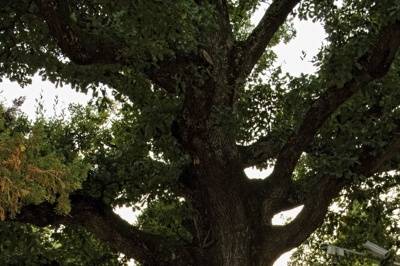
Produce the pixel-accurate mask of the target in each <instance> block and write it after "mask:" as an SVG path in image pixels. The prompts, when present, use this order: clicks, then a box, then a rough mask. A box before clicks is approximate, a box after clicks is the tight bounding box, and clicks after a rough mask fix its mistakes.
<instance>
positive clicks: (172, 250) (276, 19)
mask: <svg viewBox="0 0 400 266" xmlns="http://www.w3.org/2000/svg"><path fill="white" fill-rule="evenodd" d="M196 2H197V3H199V4H202V3H203V1H196ZM212 2H213V3H214V4H215V5H216V9H217V11H218V12H217V13H218V14H219V15H220V18H219V19H218V20H217V21H218V25H219V28H218V30H216V31H215V33H214V34H211V35H210V36H209V40H208V41H209V43H207V44H205V45H204V47H201V48H200V47H199V50H198V54H196V55H178V56H176V57H174V58H173V59H171V58H168V59H166V60H165V61H163V62H158V67H157V68H154V69H146V70H144V73H142V74H144V75H145V76H146V77H147V78H148V79H149V80H151V82H152V83H154V84H156V85H158V86H160V87H162V88H163V89H165V90H166V91H167V92H170V93H173V92H175V89H176V88H177V86H179V85H180V84H179V83H178V80H179V82H181V83H182V84H185V88H184V89H185V90H184V93H185V95H184V97H185V98H184V103H183V108H182V111H181V114H180V117H178V118H177V119H176V121H175V122H176V125H175V130H174V132H173V135H174V136H175V137H176V139H177V141H178V142H179V143H180V144H181V146H182V149H183V151H184V152H186V153H187V154H188V155H189V156H190V158H191V164H190V165H189V166H188V169H187V171H186V172H185V175H184V176H182V178H180V182H181V184H182V185H183V194H184V196H185V198H186V199H187V200H188V201H189V202H190V203H191V204H192V206H193V208H194V209H195V211H196V215H195V217H194V219H193V226H192V227H191V229H190V231H191V233H192V235H193V238H194V240H193V243H191V244H189V245H188V244H186V243H185V244H183V243H175V242H171V241H170V240H169V239H165V238H163V237H161V236H156V235H151V234H147V233H144V232H142V231H140V230H139V229H137V228H135V227H133V226H131V225H129V224H127V223H126V222H123V221H122V220H121V219H120V218H119V217H117V216H116V215H115V214H113V212H112V209H111V207H110V206H106V205H105V204H104V203H102V202H99V201H98V200H95V199H91V198H82V197H79V196H76V197H73V198H72V212H71V214H70V216H65V217H64V216H57V215H55V214H54V213H53V211H52V206H50V205H49V204H42V205H40V206H28V207H26V208H24V209H23V210H22V212H21V214H20V215H19V216H18V217H17V220H19V221H23V222H30V223H33V224H36V225H38V226H45V225H49V224H79V225H81V226H84V227H85V228H86V229H87V230H89V231H90V232H92V233H93V234H95V235H96V236H97V237H98V238H99V239H101V240H103V241H105V242H107V243H109V244H110V246H112V247H113V248H114V249H115V250H117V251H118V252H123V253H125V254H126V255H127V256H129V257H132V258H135V259H136V260H138V261H140V262H141V263H142V264H144V265H154V266H156V265H198V266H200V265H210V266H264V265H265V266H266V265H272V264H273V262H274V261H275V259H276V258H277V257H279V255H281V254H282V253H283V252H285V251H287V250H289V249H291V248H293V247H295V246H297V245H299V244H300V243H302V242H303V241H304V240H305V239H307V237H308V236H309V235H310V234H311V233H312V232H313V231H314V230H315V229H316V228H318V227H319V226H320V225H321V223H322V222H323V219H324V216H325V214H326V212H327V208H328V206H329V204H330V202H331V201H332V199H334V198H335V197H336V196H337V195H338V193H339V192H340V190H341V189H342V188H343V187H344V186H345V185H346V183H343V182H342V181H340V180H341V179H338V178H336V177H329V176H328V177H327V176H322V177H319V178H320V179H319V181H320V182H319V183H318V188H316V189H315V190H314V191H311V192H310V193H304V194H302V195H300V196H299V195H298V194H301V191H300V190H299V189H298V188H297V185H298V184H296V183H295V182H293V180H292V174H293V170H294V168H295V166H296V164H297V162H298V160H299V157H300V155H301V153H302V152H303V151H305V150H306V149H307V147H308V146H309V145H310V144H311V143H312V141H313V139H314V137H315V135H316V133H317V132H318V130H319V129H320V128H321V126H323V124H324V122H325V121H326V120H327V119H328V118H329V117H330V116H331V115H332V114H333V113H334V112H335V111H336V110H337V109H338V108H339V107H340V106H341V105H342V104H343V103H344V102H346V101H347V100H348V99H349V98H350V97H352V96H353V95H354V94H355V93H357V91H358V90H359V89H360V87H362V86H364V85H365V84H367V83H368V82H371V81H373V80H375V79H377V78H381V77H383V76H384V75H385V74H386V73H387V72H388V70H389V67H390V65H391V63H392V61H393V60H394V56H395V54H396V52H397V50H398V47H399V45H400V22H398V21H397V22H394V23H392V24H390V25H387V26H386V27H385V28H383V29H382V30H381V34H380V35H379V36H378V38H377V40H376V43H375V45H373V46H372V47H371V49H370V50H369V51H368V52H367V54H365V55H364V56H363V57H361V58H360V59H359V60H358V62H356V64H355V65H354V67H353V70H352V71H353V72H352V73H351V74H352V78H351V79H350V80H348V81H347V82H346V83H345V84H344V85H343V86H337V85H332V86H328V87H327V88H326V89H325V92H324V93H323V94H322V95H321V97H320V98H318V99H317V100H316V101H315V102H314V103H313V104H312V105H311V106H310V108H309V110H308V112H307V113H306V114H305V116H304V118H303V121H302V122H301V123H300V126H299V128H298V129H297V131H296V132H295V133H294V134H293V135H292V136H291V137H290V138H289V140H288V141H287V142H286V143H275V142H274V141H273V140H271V139H269V138H268V137H265V138H262V139H260V140H259V141H258V142H256V143H255V144H254V145H251V146H248V147H239V146H238V145H237V144H236V139H235V137H236V136H235V132H232V127H231V126H230V125H231V124H230V123H235V122H236V121H235V120H234V117H235V115H236V114H235V104H236V102H237V91H238V89H239V86H242V85H243V80H244V79H245V78H246V77H247V76H248V74H249V73H250V72H251V70H252V68H253V67H254V65H255V64H256V63H257V61H258V59H259V58H260V56H261V55H262V53H263V52H264V50H265V48H266V47H267V45H268V43H269V42H270V40H271V39H272V37H273V35H274V34H275V33H276V31H277V30H278V28H279V27H280V26H281V25H282V23H283V22H284V21H285V19H286V17H287V16H288V14H289V13H290V12H291V10H292V9H293V8H294V6H295V5H296V4H297V3H298V2H299V1H297V0H283V1H278V0H276V1H273V2H272V4H271V5H270V7H269V9H268V10H267V11H266V13H265V15H264V17H263V19H262V20H261V22H260V24H259V25H258V26H257V27H256V28H255V29H254V31H253V33H251V34H250V36H249V38H248V39H247V40H246V41H245V42H243V43H239V44H236V46H235V45H234V44H233V41H232V35H231V34H230V24H229V17H228V12H227V6H226V1H222V0H217V1H212ZM36 3H37V5H38V7H39V8H40V12H41V17H42V18H43V20H44V21H45V22H46V24H47V25H48V28H49V31H50V34H51V35H52V37H53V38H54V39H55V40H56V41H57V43H58V45H59V47H60V49H61V50H62V51H63V53H64V54H65V55H66V56H68V57H69V58H70V59H71V60H72V61H73V62H74V63H76V64H124V63H127V62H129V60H130V58H121V56H120V52H119V51H120V50H121V49H123V46H121V45H122V44H121V43H119V42H117V43H113V42H112V41H109V40H102V41H101V42H97V43H94V42H91V36H87V35H85V34H84V33H83V32H81V31H80V30H79V29H78V28H75V27H74V25H73V22H72V21H70V19H69V16H68V8H66V7H62V5H61V3H63V1H56V0H37V1H36ZM227 32H228V33H227ZM97 37H99V36H97ZM87 44H93V45H94V46H93V47H92V46H90V47H89V46H86V45H87ZM360 66H361V67H360ZM177 77H179V78H177ZM394 136H395V137H393V142H392V143H391V144H390V145H388V147H387V150H386V151H385V152H383V153H382V154H379V155H378V156H372V155H371V154H373V153H372V152H371V154H367V155H368V156H366V157H365V158H363V160H362V162H363V163H362V164H361V165H360V167H359V169H354V170H355V171H356V172H357V173H359V174H360V175H371V174H373V173H374V172H376V171H378V170H379V168H380V167H381V165H382V164H383V163H384V162H385V161H387V160H390V158H392V157H393V156H394V154H396V153H397V152H398V150H399V148H400V144H399V143H400V142H399V141H398V139H397V137H396V134H394ZM360 153H363V154H365V152H364V151H363V150H361V151H360ZM271 158H276V160H277V162H276V165H275V169H274V171H273V173H272V175H271V176H270V177H269V178H267V179H266V180H264V181H258V180H248V179H247V177H246V175H245V173H244V168H245V167H247V166H251V165H256V164H260V163H263V162H264V161H265V160H267V159H271ZM298 205H304V209H303V211H302V212H301V213H300V214H299V216H298V217H297V218H296V219H295V220H294V221H292V222H291V223H289V224H288V225H285V226H272V225H271V218H272V217H273V215H274V214H276V213H277V212H279V211H281V210H285V209H288V208H291V207H295V206H298ZM166 248H168V250H166Z"/></svg>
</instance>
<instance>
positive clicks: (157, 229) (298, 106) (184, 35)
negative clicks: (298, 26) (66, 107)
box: [0, 0, 400, 266]
mask: <svg viewBox="0 0 400 266" xmlns="http://www.w3.org/2000/svg"><path fill="white" fill-rule="evenodd" d="M263 2H265V1H257V0H235V1H234V0H208V1H206V0H176V1H156V0H154V1H152V0H146V1H144V0H132V1H128V0H118V1H110V0H82V1H77V0H64V1H62V0H19V1H15V0H3V1H2V2H1V7H0V12H1V16H0V75H1V76H2V77H4V78H8V79H10V80H15V81H17V82H19V83H20V84H21V85H26V84H28V83H29V82H30V80H31V77H32V76H33V75H34V74H35V73H38V74H39V75H40V76H41V77H42V78H43V79H47V80H50V81H51V82H54V83H55V84H56V85H59V84H69V85H70V86H72V87H73V88H74V89H77V90H79V91H83V92H87V91H89V90H92V91H93V92H94V94H95V95H96V94H99V93H102V94H103V97H98V98H97V99H98V100H97V102H96V104H95V105H94V106H95V107H87V108H75V109H74V110H73V113H74V115H72V117H71V119H63V118H57V119H56V118H54V119H53V120H51V121H47V120H46V119H44V118H43V117H41V118H40V117H39V118H38V121H36V122H33V123H30V122H29V121H27V120H26V119H25V118H24V117H21V116H20V115H18V114H16V112H15V107H12V108H11V109H5V108H3V110H2V118H1V121H2V123H0V125H1V130H2V131H1V133H0V134H1V135H0V137H1V138H0V139H1V143H0V144H1V145H0V150H1V155H0V157H1V159H2V162H1V167H0V168H1V169H0V170H1V173H2V174H1V176H0V190H1V192H0V193H1V195H0V207H1V208H0V218H1V219H2V220H6V221H5V222H3V223H2V227H3V228H8V229H7V230H6V229H4V230H3V231H4V232H9V230H11V229H10V228H12V230H13V231H12V232H16V234H21V235H24V236H25V237H26V238H25V240H22V239H17V240H14V241H13V243H14V244H15V243H18V241H19V242H20V243H30V242H32V243H36V244H35V245H34V246H35V247H36V249H35V250H42V251H41V254H39V255H40V256H39V255H38V257H37V258H36V259H37V261H38V262H37V264H39V263H45V262H44V261H46V263H48V264H51V265H54V263H61V264H67V265H69V264H72V265H74V264H73V263H75V265H82V264H85V263H87V264H88V265H97V264H100V262H98V261H97V262H96V261H95V259H99V257H102V258H103V262H102V263H104V264H105V263H108V264H107V265H109V264H111V265H112V264H113V263H114V264H115V263H118V260H117V259H116V258H117V257H116V255H115V254H118V253H122V254H124V255H125V256H126V257H127V258H133V259H134V260H136V261H137V262H139V263H140V264H141V265H225V266H235V265H238V266H239V265H240V266H244V265H271V264H273V262H274V261H275V260H276V258H278V257H279V256H280V255H281V254H282V253H283V252H285V251H288V250H290V249H292V248H294V247H297V246H299V245H300V244H301V243H303V242H304V241H305V240H306V239H308V238H309V237H310V235H311V234H312V233H313V232H314V231H316V230H317V229H318V228H319V227H321V225H322V224H323V222H324V219H325V217H326V215H327V213H328V212H331V213H335V214H336V215H329V216H328V218H329V219H328V222H329V221H331V222H332V221H335V219H342V220H343V219H345V220H346V219H347V220H346V221H349V219H350V218H349V217H354V215H356V214H357V213H358V214H364V216H365V217H367V216H368V215H365V213H368V212H366V211H365V209H367V210H368V208H367V207H369V206H370V205H371V204H372V205H373V203H374V202H375V201H371V198H370V197H368V194H366V193H367V192H366V191H369V193H370V195H375V196H376V197H379V195H381V196H382V197H383V196H385V195H386V196H387V197H389V196H390V197H395V196H396V190H395V189H396V186H397V184H398V178H397V177H396V170H397V169H398V167H399V162H400V156H399V155H400V153H399V149H400V138H399V134H400V119H399V118H400V116H399V114H400V109H399V105H400V91H399V88H398V87H399V85H400V76H399V73H400V64H399V63H400V58H399V57H398V56H397V57H396V53H397V50H398V49H399V46H400V5H399V2H398V0H383V1H382V0H380V1H374V0H358V1H351V0H343V1H334V0H325V1H317V0H303V1H300V0H274V1H267V2H268V3H267V4H266V6H267V8H266V10H265V13H264V14H263V16H262V18H261V20H260V21H259V23H258V24H257V25H254V26H253V25H252V24H251V20H250V19H251V16H252V14H253V13H254V12H255V10H257V9H258V8H259V7H260V5H261V4H262V3H263ZM296 17H297V18H300V19H304V20H313V21H318V22H319V23H321V24H322V25H323V26H324V28H325V30H326V32H327V39H326V41H325V42H324V45H323V47H321V50H320V52H319V53H318V55H317V56H316V57H315V58H314V64H315V65H316V66H317V68H318V71H317V73H315V74H312V75H301V76H299V77H293V76H290V75H289V74H287V73H283V72H282V70H281V69H280V68H279V66H276V64H275V63H274V62H275V59H276V55H275V54H274V52H273V50H272V47H273V46H274V45H276V44H278V43H280V42H286V41H289V40H290V38H292V37H293V36H294V34H295V33H294V31H293V27H292V25H291V20H292V19H293V18H296ZM310 34H312V33H310ZM110 90H112V91H113V100H110V99H109V98H108V97H107V91H110ZM16 105H18V102H17V103H16ZM13 108H14V109H13ZM248 167H258V168H261V169H262V168H268V167H273V171H272V173H271V174H270V175H269V176H267V177H266V178H264V179H249V178H247V177H246V175H245V173H244V169H245V168H248ZM371 191H374V193H372V192H371ZM378 192H379V193H380V194H379V193H378ZM360 195H364V196H360ZM388 195H389V196H388ZM395 198H396V197H395ZM337 199H339V201H338V202H342V203H343V202H345V203H346V204H347V205H346V204H344V203H343V204H342V206H343V205H346V207H345V208H344V209H345V210H349V209H351V210H352V211H349V212H347V213H346V212H345V211H342V213H340V211H336V212H332V209H329V206H330V205H331V204H332V202H333V201H335V200H337ZM349 202H350V203H349ZM357 202H358V203H359V205H357V206H358V207H357V206H356V205H355V204H356V203H357ZM360 202H361V203H360ZM362 202H364V203H362ZM376 202H378V201H376ZM382 202H383V203H382ZM137 203H146V204H145V205H146V206H147V209H146V210H145V211H144V213H143V214H142V216H141V218H140V219H139V222H138V224H137V225H130V224H128V223H127V222H125V221H123V220H122V219H121V218H120V217H119V216H117V215H116V214H114V213H113V208H114V207H115V206H117V205H130V206H132V205H135V204H137ZM384 203H385V204H386V205H385V204H384ZM389 203H390V204H389ZM363 204H364V205H363ZM388 204H389V205H390V206H389V207H391V209H390V208H389V207H388V208H386V207H387V206H388ZM302 205H303V206H304V207H303V209H302V211H301V212H300V214H299V215H298V216H297V217H296V218H295V219H294V220H293V221H291V222H289V223H287V224H285V225H281V226H277V225H273V224H272V222H271V219H272V217H273V216H274V215H275V214H277V213H279V212H281V211H284V210H288V209H291V208H294V207H296V206H302ZM349 206H353V207H352V208H351V207H349ZM354 206H356V207H354ZM360 206H361V207H360ZM362 206H364V207H365V208H363V207H362ZM373 206H375V205H373ZM379 206H386V207H385V208H382V210H383V211H382V213H381V215H382V216H385V217H389V218H390V217H391V216H390V215H391V213H389V212H390V211H394V210H396V209H398V201H396V200H391V201H388V200H386V201H380V204H379ZM337 209H338V208H336V210H337ZM339 209H340V208H339ZM357 210H359V211H358V212H357ZM343 213H344V214H343ZM332 217H334V218H335V219H334V218H332ZM368 217H370V216H368ZM378 217H380V216H379V215H378ZM389 218H388V219H386V220H385V221H386V224H384V225H382V228H386V229H387V228H388V225H387V224H388V223H389V224H390V225H392V227H393V226H394V227H396V225H395V224H394V223H393V219H392V220H390V219H389ZM366 220H368V221H370V222H374V221H375V220H376V221H378V220H379V219H373V218H370V219H366ZM388 221H389V222H388ZM390 221H392V222H391V223H390ZM16 222H19V223H16ZM25 223H26V224H33V225H35V226H39V228H41V227H45V226H51V227H50V228H51V229H46V228H45V229H38V227H32V226H31V225H26V224H25ZM342 227H343V226H342ZM342 227H340V226H339V227H338V226H336V227H335V228H336V229H332V230H331V232H332V237H334V234H336V236H337V237H340V236H342V235H346V234H347V235H349V234H354V231H352V230H350V229H349V230H347V231H348V232H347V233H346V232H344V231H343V229H341V228H342ZM77 228H83V229H86V231H82V229H77ZM358 228H360V227H358ZM43 230H44V231H43ZM328 231H329V230H328ZM381 231H382V230H381ZM4 232H3V234H5V233H4ZM16 234H8V237H10V238H11V239H12V237H14V238H15V236H16ZM38 235H40V237H38ZM68 236H69V237H68ZM72 236H74V237H72ZM29 239H31V241H29ZM82 239H87V241H86V242H85V243H82V241H81V240H82ZM313 239H316V240H319V239H322V238H321V237H318V236H315V237H314V238H313ZM46 241H47V242H46ZM68 241H69V242H68ZM53 242H54V243H53ZM38 243H39V244H40V243H41V244H40V245H39V244H38ZM51 243H53V244H51ZM102 243H104V244H106V246H105V245H103V244H102ZM5 245H6V244H3V245H2V248H3V249H5V247H4V246H5ZM32 245H33V244H31V245H28V246H26V245H24V244H20V245H18V247H16V246H15V245H14V249H13V252H14V253H13V254H14V255H13V256H14V257H13V258H15V256H17V255H15V254H19V255H18V256H22V255H24V254H25V255H26V254H27V252H29V250H30V248H31V246H32ZM38 245H39V247H38ZM72 245H74V247H75V248H72V247H71V246H72ZM10 246H13V245H11V244H10ZM88 249H92V250H93V252H92V257H90V256H89V255H87V254H86V255H79V256H78V255H76V254H82V251H84V250H88ZM7 250H8V252H11V251H10V247H8V249H7ZM95 251H96V252H97V253H96V252H95ZM80 252H81V253H80ZM65 253H68V254H70V256H69V257H68V256H67V257H68V258H66V257H65V256H64V255H65ZM3 254H6V253H3ZM10 254H11V253H10ZM21 254H22V255H21ZM63 254H64V255H63ZM83 254H85V253H83ZM93 254H97V255H93ZM98 254H103V256H100V255H98ZM63 256H64V257H63ZM11 257H12V256H11ZM25 258H26V257H25ZM49 258H52V259H49ZM91 258H92V259H91ZM8 259H9V260H7V258H5V257H4V256H3V260H4V261H5V263H10V264H11V262H10V261H12V258H11V259H10V257H9V258H8ZM0 261H1V260H0ZM26 261H29V260H28V259H26ZM26 261H25V262H26ZM30 261H31V262H32V263H35V262H33V259H32V258H31V260H30ZM68 263H69V264H68ZM310 263H311V262H310Z"/></svg>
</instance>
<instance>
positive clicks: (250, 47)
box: [235, 0, 300, 79]
mask: <svg viewBox="0 0 400 266" xmlns="http://www.w3.org/2000/svg"><path fill="white" fill-rule="evenodd" d="M299 2H300V0H275V1H273V2H272V4H271V5H270V6H269V7H268V9H267V11H266V12H265V14H264V16H263V17H262V19H261V21H260V22H259V24H258V25H257V26H256V28H255V29H254V30H253V32H252V33H251V34H250V36H249V37H248V38H247V40H246V41H245V42H244V43H241V44H239V47H238V48H239V49H238V52H237V53H236V55H235V57H236V58H237V61H238V65H237V67H238V69H237V71H236V73H237V74H238V78H239V79H244V78H246V77H247V75H249V74H250V72H251V70H252V69H253V67H254V65H255V64H256V63H257V61H258V59H259V58H260V57H261V55H262V54H263V53H264V51H265V49H266V47H267V46H268V44H269V43H270V41H271V39H272V37H273V36H274V34H275V33H276V32H277V31H278V29H279V27H280V26H281V25H282V24H283V23H284V22H285V20H286V18H287V16H288V15H289V13H290V12H291V11H292V10H293V8H294V7H295V6H296V5H297V4H298V3H299Z"/></svg>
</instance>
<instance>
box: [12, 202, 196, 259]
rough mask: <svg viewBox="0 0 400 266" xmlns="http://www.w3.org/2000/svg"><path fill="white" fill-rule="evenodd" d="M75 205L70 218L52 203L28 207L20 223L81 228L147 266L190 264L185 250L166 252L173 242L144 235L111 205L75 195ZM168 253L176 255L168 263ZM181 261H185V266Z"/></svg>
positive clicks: (24, 209) (144, 233) (21, 216)
mask: <svg viewBox="0 0 400 266" xmlns="http://www.w3.org/2000/svg"><path fill="white" fill-rule="evenodd" d="M71 205H72V211H71V212H70V214H68V215H66V216H63V215H57V214H55V213H54V206H52V205H51V204H49V203H42V204H40V205H30V206H26V207H24V208H22V210H21V212H20V214H19V215H18V216H17V217H16V220H17V221H19V222H26V223H31V224H34V225H37V226H47V225H58V224H66V225H68V224H75V225H80V226H83V227H84V228H86V229H87V230H88V231H90V232H91V233H93V234H94V235H95V236H96V237H97V238H99V239H100V240H102V241H104V242H106V243H108V244H109V245H110V246H111V247H112V248H113V249H114V250H116V251H118V252H121V253H124V254H125V255H127V256H128V257H130V258H133V259H135V260H137V261H139V262H143V263H145V265H187V264H185V263H187V262H188V261H187V260H186V259H187V257H186V256H185V258H183V254H185V251H184V249H183V248H182V247H180V249H177V250H170V251H166V250H165V248H163V246H169V247H170V246H171V242H170V241H169V240H167V239H164V238H162V237H160V236H157V235H153V234H150V233H146V232H143V231H141V230H139V229H137V228H136V227H134V226H132V225H130V224H129V223H127V222H126V221H124V220H123V219H121V218H120V217H119V216H118V215H116V214H115V213H114V212H113V210H112V208H111V207H110V206H107V205H105V204H104V203H102V202H101V201H99V200H95V199H93V198H90V197H85V196H77V195H75V196H71ZM167 252H171V254H172V253H174V254H175V256H176V258H174V259H173V261H168V262H167V261H166V260H165V254H166V253H167ZM160 258H163V259H160ZM171 258H172V257H171ZM175 260H176V261H175ZM179 260H182V263H181V264H180V263H179Z"/></svg>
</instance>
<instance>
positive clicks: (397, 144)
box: [272, 130, 400, 249]
mask: <svg viewBox="0 0 400 266" xmlns="http://www.w3.org/2000/svg"><path fill="white" fill-rule="evenodd" d="M399 152H400V131H399V130H396V131H395V132H394V133H393V137H392V140H391V141H390V142H389V143H388V144H387V145H386V148H385V149H384V150H383V151H382V152H380V153H374V152H369V153H367V152H366V149H361V151H360V164H359V165H358V167H356V169H355V170H354V173H355V174H356V175H357V176H365V177H368V176H371V175H373V174H375V173H378V172H380V170H381V168H382V167H383V166H384V164H385V163H386V162H388V161H389V160H391V159H392V158H393V157H394V156H396V155H398V154H399ZM350 182H351V180H349V179H347V178H344V177H342V178H337V177H324V178H322V179H320V182H319V183H318V185H317V187H315V189H313V190H312V191H310V192H309V193H308V195H307V197H306V201H305V202H304V208H303V210H302V211H301V212H300V214H299V215H298V216H297V217H296V219H294V220H293V222H291V223H290V224H288V225H285V226H282V227H275V228H274V229H273V230H272V231H273V232H274V233H273V234H274V235H276V237H278V238H279V239H280V240H284V241H282V243H284V244H283V245H284V246H285V247H286V248H287V249H291V248H294V247H296V246H298V245H299V244H301V243H302V242H303V241H304V240H305V239H307V238H308V237H309V236H310V234H311V233H312V232H314V231H315V229H316V228H318V227H319V226H320V225H321V224H322V223H323V221H324V218H325V215H326V213H327V211H328V207H329V205H330V203H331V201H332V200H333V199H334V198H335V197H337V196H338V195H339V193H340V191H341V190H342V189H343V188H344V187H345V186H346V185H349V183H350Z"/></svg>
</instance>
